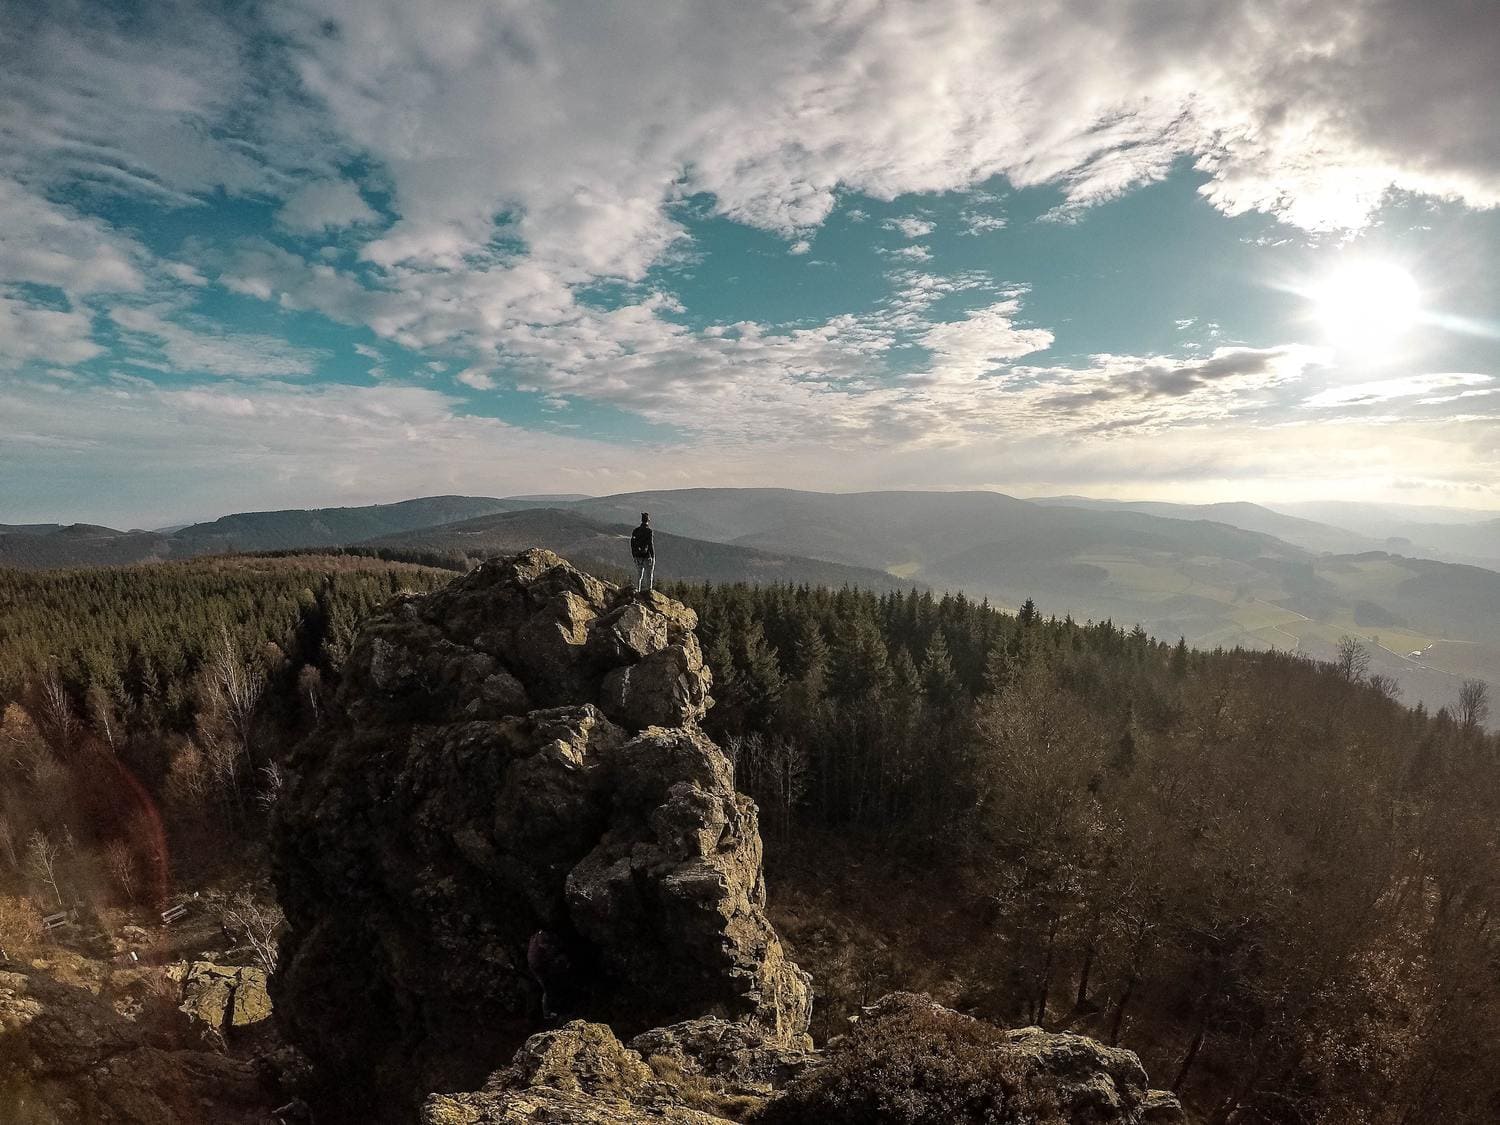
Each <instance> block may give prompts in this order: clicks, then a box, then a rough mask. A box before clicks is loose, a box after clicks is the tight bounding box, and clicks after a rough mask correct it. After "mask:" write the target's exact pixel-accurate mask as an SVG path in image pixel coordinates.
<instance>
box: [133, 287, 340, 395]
mask: <svg viewBox="0 0 1500 1125" xmlns="http://www.w3.org/2000/svg"><path fill="white" fill-rule="evenodd" d="M173 311H174V310H173V309H172V308H171V307H170V306H165V305H155V306H139V307H132V306H121V307H118V308H115V309H112V310H111V311H110V318H111V319H112V320H113V321H114V322H115V324H116V325H117V326H118V327H119V329H120V331H121V333H122V335H123V337H124V340H125V344H126V352H127V355H129V356H130V359H129V362H131V363H135V364H137V365H138V366H142V367H147V368H153V367H154V368H159V369H161V370H165V371H172V372H180V373H185V374H194V375H237V376H264V377H283V378H284V377H287V376H295V375H310V374H312V373H313V371H315V370H316V369H317V361H318V359H319V353H317V352H314V351H311V350H309V349H306V348H298V347H295V346H293V345H291V344H288V343H286V342H285V341H283V340H280V339H277V338H276V337H274V336H260V335H254V334H250V333H233V332H225V331H223V330H222V329H220V328H218V327H217V326H215V325H213V324H212V323H200V324H198V325H196V326H194V325H190V324H184V323H181V322H180V321H175V320H170V319H168V316H169V315H170V314H171V313H172V312H173Z"/></svg>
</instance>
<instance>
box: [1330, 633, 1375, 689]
mask: <svg viewBox="0 0 1500 1125" xmlns="http://www.w3.org/2000/svg"><path fill="white" fill-rule="evenodd" d="M1333 666H1334V667H1335V668H1337V669H1338V673H1339V675H1340V676H1341V677H1343V678H1344V679H1345V680H1347V681H1348V682H1349V683H1351V684H1357V683H1359V682H1360V681H1361V680H1363V679H1364V678H1365V673H1367V672H1368V671H1369V670H1370V652H1369V650H1368V649H1366V648H1365V646H1364V644H1363V643H1362V642H1361V641H1360V640H1359V638H1358V637H1351V636H1349V635H1348V634H1347V633H1346V634H1344V635H1343V636H1342V637H1340V638H1339V654H1338V658H1337V659H1336V660H1335V661H1334V662H1333Z"/></svg>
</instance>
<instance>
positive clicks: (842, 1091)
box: [421, 993, 1186, 1125]
mask: <svg viewBox="0 0 1500 1125" xmlns="http://www.w3.org/2000/svg"><path fill="white" fill-rule="evenodd" d="M914 1060H916V1061H914ZM913 1079H915V1081H913ZM907 1083H910V1085H907ZM1185 1120H1186V1119H1185V1117H1184V1116H1183V1113H1182V1108H1181V1106H1179V1105H1178V1103H1177V1099H1176V1098H1174V1097H1173V1096H1172V1095H1171V1094H1168V1093H1164V1092H1163V1091H1160V1090H1150V1089H1148V1088H1147V1083H1146V1072H1145V1070H1144V1069H1143V1068H1142V1067H1141V1063H1140V1060H1139V1059H1138V1058H1137V1057H1136V1056H1135V1054H1134V1053H1133V1052H1131V1051H1126V1050H1121V1049H1119V1048H1114V1047H1106V1046H1104V1045H1103V1044H1101V1043H1098V1042H1096V1041H1094V1040H1092V1039H1088V1038H1086V1037H1084V1036H1081V1035H1068V1034H1054V1033H1049V1032H1046V1031H1043V1030H1042V1029H1040V1028H1035V1027H1028V1028H1020V1029H1017V1030H1013V1031H1006V1030H1002V1029H1000V1028H996V1027H992V1026H990V1025H989V1024H985V1023H982V1022H981V1021H979V1020H975V1019H972V1018H971V1017H968V1016H963V1015H960V1014H958V1013H957V1012H953V1011H950V1010H948V1009H946V1008H943V1007H941V1006H939V1005H938V1004H935V1003H934V1002H933V1001H932V1000H930V999H929V998H927V997H925V996H914V995H911V994H909V993H896V994H893V995H891V996H887V997H886V998H885V999H883V1000H881V1001H879V1002H878V1003H876V1004H874V1005H872V1006H870V1007H869V1008H866V1009H865V1010H864V1012H863V1014H862V1015H861V1017H860V1019H859V1022H858V1024H857V1026H856V1028H855V1030H854V1031H853V1032H852V1033H851V1034H850V1035H849V1036H846V1037H844V1038H843V1039H840V1040H837V1041H835V1042H834V1043H833V1044H832V1045H830V1048H829V1049H828V1051H827V1052H817V1051H798V1050H786V1049H784V1048H777V1047H775V1046H771V1045H768V1044H766V1043H764V1042H763V1041H761V1040H759V1039H757V1038H756V1036H755V1035H754V1032H753V1031H752V1030H749V1029H747V1028H746V1027H745V1026H744V1025H741V1024H729V1023H726V1022H724V1021H722V1020H713V1019H703V1020H692V1021H688V1022H686V1023H683V1024H679V1025H677V1026H675V1027H671V1028H661V1029H657V1030H655V1031H650V1032H647V1033H645V1034H643V1035H640V1036H637V1037H636V1038H635V1039H633V1040H632V1041H631V1042H630V1044H629V1045H628V1046H627V1045H625V1044H622V1043H620V1041H619V1040H618V1039H616V1038H615V1036H614V1034H613V1033H612V1032H611V1031H610V1029H609V1028H607V1027H605V1026H603V1025H601V1024H593V1023H585V1022H583V1021H576V1022H573V1023H569V1024H568V1025H567V1026H565V1027H563V1028H560V1029H558V1030H556V1031H548V1032H544V1033H541V1034H538V1035H535V1036H533V1037H532V1038H531V1039H530V1040H528V1041H527V1043H526V1045H525V1046H524V1047H522V1048H521V1050H520V1051H519V1052H517V1054H516V1057H515V1060H514V1061H513V1062H512V1063H511V1065H510V1066H508V1067H506V1068H504V1069H502V1070H499V1071H496V1072H495V1073H494V1074H493V1075H491V1076H490V1079H489V1081H488V1082H486V1083H485V1085H484V1087H483V1088H482V1089H480V1090H477V1091H474V1092H473V1093H462V1094H434V1095H433V1096H431V1097H430V1098H428V1099H427V1101H426V1104H425V1105H424V1106H423V1107H422V1116H421V1122H422V1125H552V1123H557V1125H562V1123H565V1122H566V1123H583V1125H648V1123H653V1122H655V1123H660V1122H667V1123H671V1125H725V1123H726V1122H730V1121H754V1122H764V1123H765V1125H914V1123H920V1125H1039V1123H1041V1122H1058V1123H1061V1122H1067V1123H1068V1125H1184V1122H1185Z"/></svg>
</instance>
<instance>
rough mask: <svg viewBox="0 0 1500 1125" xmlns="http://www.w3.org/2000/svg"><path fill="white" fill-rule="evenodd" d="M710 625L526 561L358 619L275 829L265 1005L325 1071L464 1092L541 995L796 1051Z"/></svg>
mask: <svg viewBox="0 0 1500 1125" xmlns="http://www.w3.org/2000/svg"><path fill="white" fill-rule="evenodd" d="M696 624H697V621H696V618H695V616H694V614H693V612H692V611H691V610H690V609H688V608H687V607H685V606H683V605H681V604H679V603H677V602H675V601H672V600H671V599H668V598H665V597H663V596H661V595H652V596H650V597H648V598H646V599H637V598H634V597H632V596H631V595H630V594H629V593H628V592H627V591H621V590H619V589H617V588H615V587H613V586H611V585H608V584H606V583H602V582H599V581H597V580H596V579H594V578H591V577H589V576H588V575H585V574H582V573H580V572H579V571H577V570H575V569H574V568H573V567H571V566H570V565H568V564H567V563H565V562H564V561H563V560H561V559H559V558H558V557H557V556H555V555H553V554H551V553H550V552H547V551H529V552H526V553H524V554H521V555H518V556H515V557H512V558H506V559H501V560H496V561H493V562H490V563H487V564H485V565H484V566H482V567H480V568H479V569H477V570H475V571H473V572H472V573H470V574H469V575H467V576H466V577H464V578H462V579H459V580H457V581H455V582H453V583H452V584H451V585H450V586H448V587H446V588H445V589H443V590H441V591H439V592H437V593H434V594H430V595H427V596H424V597H410V598H407V599H404V600H402V601H399V602H398V603H396V604H395V605H393V606H391V607H388V608H387V609H386V611H385V612H383V613H382V614H381V615H379V616H378V617H376V618H374V619H372V620H370V621H369V622H368V623H367V624H366V625H365V626H364V628H363V629H362V630H361V633H360V635H359V638H358V640H357V641H356V643H355V646H354V648H353V651H352V653H351V655H350V658H349V661H348V664H347V667H346V670H345V675H344V679H343V684H342V687H341V689H340V692H339V695H338V697H337V700H336V702H335V704H334V706H333V708H332V709H331V714H330V715H329V717H328V719H327V721H326V722H325V724H324V725H323V726H322V727H321V728H320V729H319V731H318V732H317V733H316V734H315V735H314V736H313V737H312V738H311V739H309V740H308V742H307V743H306V744H304V745H303V746H301V747H300V748H299V749H298V750H297V751H296V752H295V753H294V755H293V757H292V761H291V782H290V787H289V790H288V792H287V794H286V796H285V797H284V799H283V801H282V803H281V807H280V811H279V813H278V817H277V823H276V825H275V827H274V833H273V857H274V860H273V862H274V865H275V875H276V882H277V886H278V892H279V895H280V897H281V901H282V906H283V909H284V910H285V912H286V916H287V921H288V934H287V937H286V938H285V940H284V942H283V947H282V951H281V963H280V968H279V970H278V972H277V974H276V975H275V976H274V977H273V979H272V981H271V994H272V997H273V999H274V1001H275V1010H276V1015H277V1019H278V1021H279V1023H280V1024H281V1027H282V1029H283V1031H284V1032H285V1034H286V1035H287V1037H288V1038H289V1039H291V1041H292V1042H294V1043H296V1044H297V1045H298V1046H299V1047H301V1048H302V1049H303V1050H304V1051H305V1052H306V1053H307V1054H308V1056H309V1057H310V1058H311V1060H312V1061H313V1063H314V1064H315V1066H316V1067H317V1068H318V1071H319V1073H320V1074H321V1075H322V1076H323V1077H324V1078H325V1080H326V1081H328V1082H329V1083H331V1084H333V1085H336V1086H338V1087H341V1088H343V1089H345V1090H368V1091H371V1092H372V1093H373V1094H374V1095H375V1096H376V1099H377V1100H379V1101H381V1102H387V1103H389V1100H391V1099H393V1100H394V1101H395V1102H398V1103H399V1102H405V1103H409V1104H413V1105H414V1104H415V1103H416V1101H417V1100H418V1099H419V1098H420V1097H421V1096H422V1095H424V1094H425V1093H427V1092H428V1091H431V1090H442V1089H464V1088H472V1087H474V1086H477V1085H479V1084H480V1083H481V1082H482V1081H483V1080H484V1078H485V1076H486V1075H487V1074H488V1073H489V1072H490V1071H491V1070H493V1069H495V1068H496V1067H497V1066H498V1065H499V1064H500V1063H502V1062H503V1061H504V1060H505V1059H506V1058H508V1057H509V1055H510V1053H511V1052H512V1051H513V1050H514V1049H515V1048H516V1047H517V1046H519V1045H520V1044H521V1042H522V1041H523V1040H524V1039H525V1038H526V1036H527V1035H528V1034H529V1033H531V1032H533V1031H535V1030H536V1029H537V1027H538V1026H539V1025H540V1022H541V1018H542V1011H543V1005H544V1003H545V1004H546V1005H547V1006H549V1007H551V1008H553V1009H555V1010H557V1011H558V1012H559V1013H560V1014H562V1015H564V1016H569V1015H571V1016H582V1017H587V1018H591V1019H595V1020H601V1021H604V1022H607V1023H610V1024H612V1025H613V1026H615V1027H617V1028H620V1029H622V1030H625V1031H631V1030H635V1031H640V1030H645V1029H647V1028H651V1027H656V1026H659V1025H668V1024H672V1023H676V1022H679V1021H682V1020H686V1019H693V1018H697V1017H702V1016H705V1015H709V1016H715V1017H719V1018H722V1019H724V1020H726V1021H729V1022H731V1023H736V1024H743V1025H744V1026H746V1027H747V1028H753V1029H754V1031H755V1033H756V1034H757V1035H759V1036H762V1037H763V1038H764V1039H765V1040H766V1042H768V1043H772V1044H776V1045H780V1046H786V1047H789V1048H792V1047H799V1046H802V1045H804V1043H805V1032H806V1028H807V1020H808V1013H809V989H808V981H807V977H806V974H804V973H802V972H801V971H800V970H799V969H798V968H797V967H796V966H795V965H793V964H792V963H790V962H789V961H788V960H787V958H786V957H785V955H784V953H783V951H782V948H781V944H780V942H779V941H778V940H777V937H776V934H775V932H774V931H773V929H772V927H771V925H770V923H769V922H768V921H767V919H766V916H765V912H764V909H763V907H764V902H765V885H764V881H763V878H762V871H761V841H760V834H759V831H758V829H757V823H756V810H755V806H754V805H753V804H752V803H751V802H750V801H749V800H748V799H747V798H745V797H742V796H740V795H739V794H737V793H736V792H735V791H734V785H733V779H732V777H731V773H730V768H729V764H728V762H727V761H726V760H725V758H724V756H723V754H722V753H720V751H719V749H718V748H717V747H716V746H715V745H714V744H713V743H712V742H711V741H710V740H709V739H708V738H707V737H705V736H704V735H703V733H702V732H701V731H700V730H699V729H698V727H697V722H698V720H699V719H700V718H701V717H702V716H703V715H704V713H705V712H706V710H707V708H708V707H709V706H710V705H711V700H710V698H709V690H710V688H711V684H712V678H711V676H710V674H709V671H708V669H707V668H705V667H704V665H703V660H702V656H701V653H700V651H699V648H698V642H697V639H696V637H695V636H694V633H693V630H694V628H695V627H696ZM539 950H540V953H539Z"/></svg>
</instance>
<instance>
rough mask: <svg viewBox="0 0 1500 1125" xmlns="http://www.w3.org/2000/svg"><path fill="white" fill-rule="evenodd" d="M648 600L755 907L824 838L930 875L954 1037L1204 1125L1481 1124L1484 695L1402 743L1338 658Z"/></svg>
mask: <svg viewBox="0 0 1500 1125" xmlns="http://www.w3.org/2000/svg"><path fill="white" fill-rule="evenodd" d="M675 592H676V593H677V594H678V595H679V596H681V597H682V598H683V599H684V600H686V601H688V602H689V603H690V604H692V605H694V606H695V607H696V608H697V609H698V612H699V614H700V616H701V619H702V622H703V624H702V629H701V632H702V634H703V638H704V641H705V645H706V648H707V651H708V659H709V662H710V664H711V665H712V666H713V670H714V674H715V683H716V687H715V692H714V694H715V696H716V698H717V699H718V704H717V706H716V707H715V708H714V710H713V711H711V712H710V714H709V718H708V720H707V722H708V724H709V726H710V729H711V730H712V732H713V733H715V734H716V735H717V736H718V737H719V738H720V740H721V741H722V743H723V744H724V745H725V746H726V747H727V748H728V749H729V750H730V752H731V754H732V755H733V757H734V758H735V761H736V769H737V778H738V781H739V784H740V785H741V787H742V788H745V789H746V790H747V791H748V792H749V793H750V794H751V795H752V796H754V797H755V798H756V799H757V801H758V803H759V804H760V805H761V807H762V813H763V817H764V820H765V823H766V827H767V832H766V836H767V840H768V846H769V848H770V855H771V861H770V862H771V869H772V878H773V879H774V878H775V871H776V867H777V864H776V853H777V850H778V848H779V849H781V850H782V852H783V854H795V853H796V852H798V851H799V850H801V849H804V848H807V849H819V851H820V854H824V855H827V854H829V853H828V852H827V851H826V850H825V849H826V847H827V841H828V840H829V839H830V837H831V836H832V835H837V836H838V837H840V838H842V839H843V840H845V841H852V842H853V850H854V852H855V853H856V854H860V855H866V856H867V855H872V854H874V855H879V856H882V857H885V858H886V859H887V860H888V861H890V862H894V863H898V864H902V863H904V864H907V865H911V866H914V867H916V868H918V869H925V870H930V871H934V872H941V873H942V874H943V875H944V876H945V879H944V882H943V885H945V886H951V885H954V884H955V883H956V884H957V885H959V886H961V887H963V888H964V891H963V893H964V894H965V895H966V896H967V901H968V904H969V909H968V911H967V916H968V917H969V919H970V921H971V925H972V934H971V938H972V940H971V942H970V946H971V948H972V955H971V956H970V957H969V958H968V960H967V961H966V962H965V963H963V964H955V965H953V966H951V967H950V968H951V969H952V971H953V972H954V973H955V974H957V975H958V976H959V977H960V978H961V982H960V992H959V995H960V997H961V999H962V1001H963V1003H964V1004H965V1006H967V1007H970V1008H972V1009H973V1010H975V1011H977V1012H979V1013H980V1014H984V1015H987V1016H989V1017H991V1018H994V1019H996V1020H998V1021H1000V1022H1002V1023H1009V1024H1016V1023H1040V1024H1043V1025H1045V1026H1048V1027H1051V1028H1060V1027H1067V1028H1070V1029H1074V1030H1079V1031H1082V1032H1086V1033H1088V1034H1091V1035H1095V1036H1098V1037H1099V1038H1102V1039H1104V1040H1106V1041H1107V1042H1110V1043H1116V1042H1120V1043H1124V1044H1126V1045H1128V1046H1130V1047H1132V1048H1134V1049H1137V1050H1141V1051H1142V1053H1143V1054H1144V1055H1145V1056H1146V1057H1147V1059H1148V1061H1149V1062H1150V1063H1151V1066H1152V1073H1153V1075H1155V1076H1157V1077H1158V1080H1161V1079H1163V1078H1164V1079H1165V1081H1166V1083H1167V1084H1170V1085H1171V1086H1172V1087H1173V1088H1174V1089H1177V1090H1178V1091H1180V1092H1182V1093H1183V1094H1184V1095H1185V1096H1187V1097H1188V1098H1189V1100H1190V1101H1191V1102H1192V1103H1193V1104H1195V1105H1197V1106H1199V1107H1201V1108H1202V1109H1203V1110H1204V1117H1205V1119H1206V1120H1207V1121H1210V1122H1214V1123H1218V1125H1224V1123H1229V1122H1277V1123H1281V1122H1286V1123H1291V1122H1329V1123H1332V1122H1351V1121H1370V1122H1382V1123H1384V1122H1389V1123H1393V1125H1394V1123H1406V1122H1419V1121H1422V1122H1425V1121H1444V1122H1480V1121H1493V1120H1500V1074H1497V1072H1496V1071H1495V1069H1494V1068H1493V1067H1492V1066H1490V1065H1489V1064H1488V1062H1487V1061H1486V1060H1487V1057H1488V1054H1487V1053H1488V1046H1487V1045H1488V1044H1490V1043H1492V1042H1493V1041H1494V1039H1495V1037H1496V1035H1497V1034H1500V942H1497V937H1496V918H1495V914H1496V909H1495V908H1496V907H1497V905H1500V879H1497V876H1500V739H1497V737H1496V736H1495V735H1493V734H1490V733H1487V731H1486V729H1485V726H1484V723H1485V719H1486V717H1487V713H1488V699H1487V692H1486V689H1485V687H1484V685H1482V684H1480V683H1477V682H1474V681H1470V682H1467V683H1465V684H1463V685H1461V686H1460V687H1459V688H1458V690H1457V691H1456V692H1455V703H1454V705H1453V706H1452V707H1451V708H1445V709H1443V710H1441V711H1439V712H1438V713H1437V714H1428V713H1427V712H1426V711H1425V710H1424V709H1423V708H1421V707H1420V706H1419V707H1417V708H1406V707H1403V706H1402V705H1401V704H1400V703H1399V701H1398V699H1397V698H1396V691H1395V688H1394V685H1393V684H1392V683H1391V682H1390V681H1388V680H1384V679H1381V678H1379V677H1371V676H1370V675H1369V674H1368V658H1367V654H1366V653H1365V652H1364V650H1363V649H1362V647H1361V646H1360V644H1359V643H1358V642H1357V641H1354V640H1352V639H1346V640H1345V642H1344V643H1343V645H1342V646H1341V649H1340V656H1339V659H1338V660H1337V661H1335V662H1331V663H1327V662H1317V661H1313V660H1310V659H1307V658H1304V657H1300V656H1296V655H1292V654H1287V653H1279V652H1262V651H1245V650H1233V651H1223V650H1219V651H1214V652H1199V651H1192V650H1190V649H1188V647H1187V646H1186V645H1185V644H1184V643H1183V642H1181V641H1180V640H1179V641H1178V643H1176V644H1175V645H1174V644H1167V643H1163V642H1160V641H1157V640H1154V639H1152V638H1150V637H1148V636H1147V635H1146V634H1145V633H1144V632H1143V631H1141V630H1140V629H1139V628H1135V629H1131V630H1125V629H1122V628H1120V627H1118V626H1116V625H1114V624H1113V623H1111V622H1108V621H1106V622H1102V623H1083V624H1080V623H1076V622H1073V621H1071V620H1068V619H1063V620H1060V621H1059V620H1056V619H1044V618H1043V617H1042V616H1041V615H1040V614H1039V613H1038V612H1037V611H1036V609H1035V607H1033V606H1032V605H1031V604H1030V603H1027V605H1025V606H1023V607H1022V609H1021V611H1020V613H1019V614H1016V615H1010V614H1005V613H999V612H996V611H995V610H993V609H991V608H990V607H989V606H987V605H985V604H983V603H975V602H973V601H971V600H969V599H966V598H964V597H963V596H962V595H951V596H942V597H937V596H934V595H933V594H931V593H923V592H917V591H913V592H911V593H908V594H904V595H903V594H887V595H881V596H877V595H874V594H869V593H861V592H857V591H853V590H841V591H829V590H816V589H806V588H787V587H783V588H775V587H760V588H752V587H746V586H721V587H696V586H695V587H685V588H679V589H678V590H677V591H675ZM789 866H790V865H789ZM824 870H827V868H826V866H825V867H824ZM881 909H882V904H880V903H872V904H871V907H870V910H871V914H872V915H875V914H878V913H879V912H880V911H881ZM919 926H920V923H918V928H919ZM909 952H910V951H908V953H909ZM900 958H901V951H899V950H897V951H896V952H895V954H894V964H893V965H892V967H891V968H890V970H889V979H887V980H886V981H885V982H884V984H885V986H886V987H898V986H900V984H901V978H902V976H903V973H904V972H905V971H906V970H907V969H910V968H911V967H912V966H911V964H910V963H908V964H906V965H904V966H903V965H902V964H901V961H900ZM840 999H841V998H839V997H827V996H825V1000H829V1001H832V1002H834V1003H837V1002H839V1000H840ZM842 999H843V1001H844V1003H845V1005H846V1006H852V1004H853V1002H854V1001H853V1000H851V999H850V998H847V997H845V998H842Z"/></svg>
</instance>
